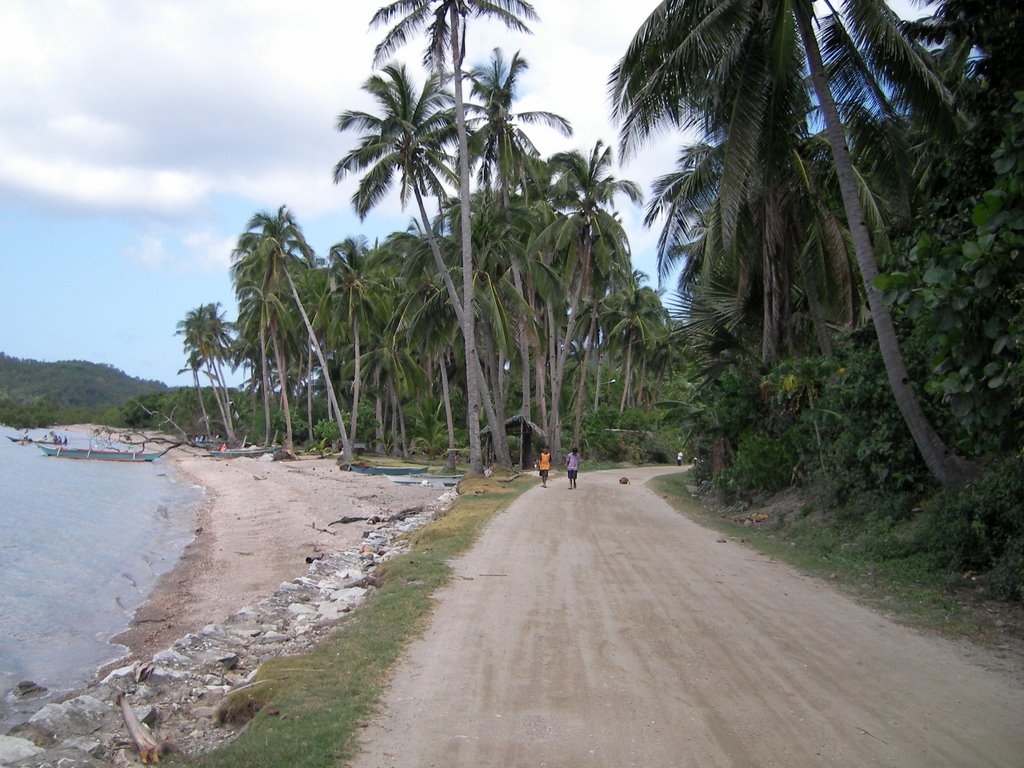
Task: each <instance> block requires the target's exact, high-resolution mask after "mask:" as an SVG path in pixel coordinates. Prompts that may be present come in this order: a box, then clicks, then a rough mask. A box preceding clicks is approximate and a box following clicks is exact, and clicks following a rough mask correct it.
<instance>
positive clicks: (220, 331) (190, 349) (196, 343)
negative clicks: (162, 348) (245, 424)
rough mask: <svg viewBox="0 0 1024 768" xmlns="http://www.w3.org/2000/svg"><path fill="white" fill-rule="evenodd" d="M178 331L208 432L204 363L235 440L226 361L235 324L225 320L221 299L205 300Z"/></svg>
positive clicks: (229, 435) (226, 428)
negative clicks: (201, 383) (201, 375)
mask: <svg viewBox="0 0 1024 768" xmlns="http://www.w3.org/2000/svg"><path fill="white" fill-rule="evenodd" d="M177 335H179V336H183V337H184V339H183V342H182V343H183V344H184V347H185V352H186V353H187V354H188V361H189V368H191V370H192V377H193V381H194V384H195V387H196V393H197V394H198V396H199V407H200V410H201V411H202V418H203V423H204V424H205V426H206V434H207V436H209V427H210V419H209V416H207V414H206V406H205V405H204V403H203V398H202V391H201V389H200V387H199V375H198V370H199V366H200V364H202V366H203V367H204V368H205V369H206V375H207V377H208V378H209V379H210V383H211V385H212V388H213V394H214V399H215V400H216V401H217V408H218V410H219V411H220V414H221V421H222V423H223V424H224V432H225V435H226V436H227V438H228V440H230V441H231V442H234V440H235V433H234V425H233V422H232V418H231V396H230V393H229V392H228V387H227V383H226V381H225V380H224V372H223V363H224V361H225V360H227V359H228V356H229V354H230V349H231V345H232V339H231V324H230V323H228V322H227V321H225V319H224V315H223V313H222V312H221V309H220V303H219V302H218V303H216V304H203V305H201V306H199V307H196V308H195V309H192V310H189V311H188V313H186V315H185V319H184V320H182V321H181V322H179V323H178V330H177Z"/></svg>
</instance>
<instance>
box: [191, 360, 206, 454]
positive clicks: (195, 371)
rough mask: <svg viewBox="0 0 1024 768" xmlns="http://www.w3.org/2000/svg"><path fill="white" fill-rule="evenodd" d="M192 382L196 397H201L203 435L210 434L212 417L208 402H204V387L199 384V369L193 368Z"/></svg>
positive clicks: (200, 408) (200, 410) (200, 409)
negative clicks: (208, 413)
mask: <svg viewBox="0 0 1024 768" xmlns="http://www.w3.org/2000/svg"><path fill="white" fill-rule="evenodd" d="M192 382H193V383H194V384H195V387H196V397H197V398H199V412H200V413H201V414H202V419H203V435H205V436H206V437H209V436H210V417H209V416H208V415H207V413H206V403H204V402H203V388H202V387H201V386H199V370H198V369H196V368H193V369H192Z"/></svg>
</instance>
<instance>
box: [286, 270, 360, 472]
mask: <svg viewBox="0 0 1024 768" xmlns="http://www.w3.org/2000/svg"><path fill="white" fill-rule="evenodd" d="M281 268H282V270H284V276H285V277H286V278H287V280H288V287H289V288H291V289H292V298H293V299H294V300H295V306H296V307H297V308H298V310H299V314H300V315H302V322H303V323H305V324H306V333H307V334H308V336H309V343H310V344H311V345H312V347H313V350H314V351H315V352H316V356H317V359H318V360H319V361H320V369H321V370H322V371H323V374H324V386H325V387H327V400H328V402H330V403H331V405H332V406H333V407H334V413H335V419H336V423H337V425H338V435H339V437H340V438H341V458H342V460H343V461H352V444H351V443H350V442H349V440H348V436H347V434H346V432H345V421H344V419H343V418H342V416H341V408H340V407H339V406H338V398H337V395H335V394H334V384H333V383H332V382H331V373H330V371H329V370H327V359H326V358H325V357H324V351H323V350H322V349H321V348H320V342H319V341H317V338H316V333H315V332H314V331H313V324H312V323H311V322H309V315H307V314H306V310H305V308H304V307H303V306H302V300H301V299H300V298H299V292H298V290H296V288H295V282H294V281H293V280H292V276H291V273H290V272H289V271H288V269H287V268H286V267H285V266H284V265H283V264H282V265H281ZM282 389H283V387H282ZM289 421H290V419H289ZM289 431H290V430H289ZM289 450H290V449H289Z"/></svg>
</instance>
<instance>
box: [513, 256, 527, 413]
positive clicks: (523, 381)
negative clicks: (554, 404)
mask: <svg viewBox="0 0 1024 768" xmlns="http://www.w3.org/2000/svg"><path fill="white" fill-rule="evenodd" d="M512 284H513V285H514V286H515V288H516V291H517V292H518V293H519V295H520V296H522V297H523V300H524V301H525V300H526V295H525V294H524V293H523V277H522V275H521V274H520V273H519V265H518V264H516V263H515V262H514V261H513V262H512ZM529 322H530V321H529V318H527V317H525V316H524V317H522V318H520V321H519V328H518V329H517V331H516V340H517V341H518V342H519V384H520V386H521V387H522V390H523V391H522V401H521V403H520V406H519V413H520V414H521V415H522V416H523V418H524V419H529V418H531V416H530V410H531V405H530V339H529V332H528V331H527V328H526V326H527V324H528V323H529Z"/></svg>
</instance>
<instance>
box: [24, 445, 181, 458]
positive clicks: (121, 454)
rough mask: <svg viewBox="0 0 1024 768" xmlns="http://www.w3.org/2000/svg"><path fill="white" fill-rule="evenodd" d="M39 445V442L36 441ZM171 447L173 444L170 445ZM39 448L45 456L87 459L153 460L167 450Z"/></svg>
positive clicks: (40, 446) (46, 446)
mask: <svg viewBox="0 0 1024 768" xmlns="http://www.w3.org/2000/svg"><path fill="white" fill-rule="evenodd" d="M36 445H39V443H36ZM172 447H173V446H172ZM39 450H41V451H42V452H43V453H45V454H46V455H47V456H56V457H57V458H61V459H88V460H91V461H125V462H140V461H155V460H156V459H159V458H160V457H161V456H163V455H164V454H165V453H167V451H169V450H170V448H168V449H167V451H160V452H159V453H158V452H156V451H118V450H114V449H110V448H67V447H65V446H56V447H51V446H48V445H39Z"/></svg>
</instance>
